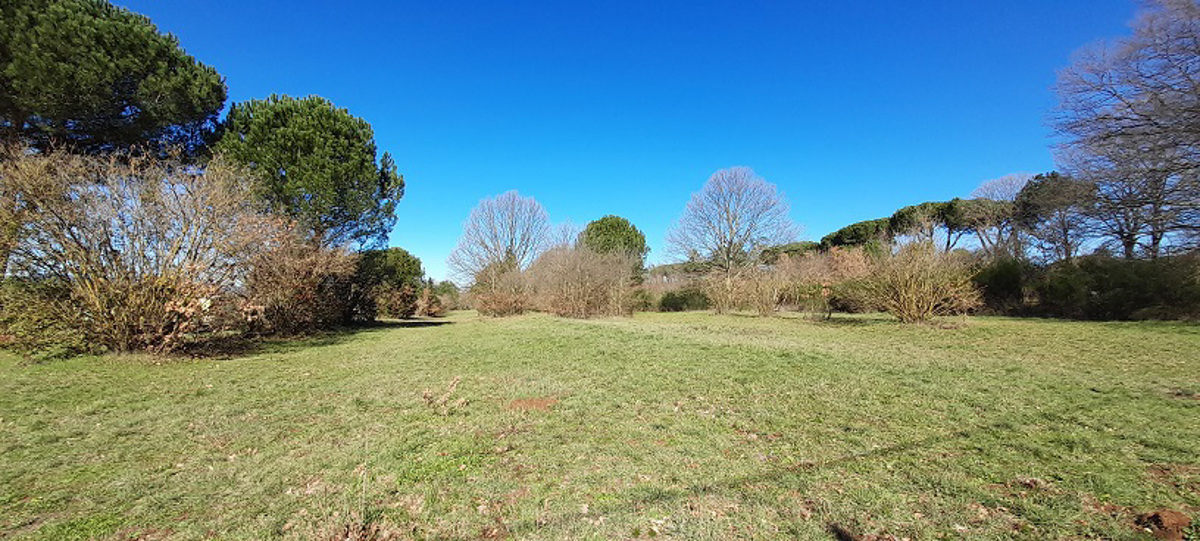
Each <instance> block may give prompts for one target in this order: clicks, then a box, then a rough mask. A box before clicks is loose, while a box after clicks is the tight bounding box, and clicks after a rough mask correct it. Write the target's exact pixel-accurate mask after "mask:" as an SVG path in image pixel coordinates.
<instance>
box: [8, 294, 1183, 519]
mask: <svg viewBox="0 0 1200 541" xmlns="http://www.w3.org/2000/svg"><path fill="white" fill-rule="evenodd" d="M442 321H444V324H441V325H436V326H435V325H422V326H416V325H415V324H409V325H404V326H401V325H392V326H388V327H381V328H374V329H369V330H365V331H360V332H357V333H353V334H344V335H332V336H329V337H326V338H324V339H319V340H313V341H310V342H307V343H304V344H277V345H274V346H271V347H268V348H267V349H265V350H263V351H261V352H258V353H256V354H252V355H248V356H243V357H238V358H234V359H227V360H198V361H187V360H175V361H165V362H161V364H159V363H158V362H156V361H155V360H154V359H152V358H149V357H120V358H101V359H96V358H84V359H75V360H71V361H65V362H54V363H49V364H42V365H26V364H22V363H20V362H19V360H18V359H17V358H15V357H11V356H5V357H0V537H8V536H11V537H14V538H25V537H30V538H43V539H74V538H92V537H98V538H107V539H128V538H139V537H140V538H144V539H160V538H172V539H175V538H178V539H194V538H204V537H214V538H222V539H239V538H240V539H251V538H266V537H276V536H279V537H293V538H311V537H316V536H324V537H326V538H332V536H333V535H335V534H337V533H342V534H343V535H344V534H345V531H344V530H345V529H346V528H353V527H356V526H363V525H366V527H367V528H368V529H374V531H375V533H378V534H381V536H383V535H387V534H395V535H398V536H401V537H402V538H407V537H414V538H436V539H448V538H449V539H461V538H468V539H470V538H481V537H483V538H488V537H513V538H538V539H565V538H647V537H667V538H687V539H706V538H708V539H713V538H796V537H798V538H805V539H829V538H830V534H829V533H828V531H827V528H828V527H829V524H831V523H836V524H840V525H842V526H844V527H845V528H846V529H847V530H849V531H852V532H855V533H859V534H880V535H894V536H896V538H902V537H910V538H913V539H918V538H919V539H936V538H949V539H954V538H972V539H978V538H1009V537H1019V538H1028V539H1043V538H1093V537H1103V538H1116V539H1125V538H1139V536H1143V537H1144V536H1145V534H1143V533H1139V532H1138V531H1137V530H1135V529H1134V528H1133V526H1132V525H1133V520H1134V516H1135V515H1136V514H1137V513H1140V512H1144V511H1150V510H1156V509H1163V508H1170V509H1177V510H1182V511H1184V512H1186V513H1188V514H1190V515H1191V516H1193V517H1195V516H1196V514H1197V511H1198V510H1200V399H1198V398H1200V327H1197V326H1194V325H1185V324H1172V323H1078V322H1060V321H1040V320H1016V319H1000V318H978V319H972V320H971V321H970V322H969V324H968V326H967V327H965V328H961V329H936V328H931V327H913V326H901V325H898V324H896V323H893V322H891V321H890V320H887V319H884V318H881V317H880V318H876V317H855V318H848V317H847V318H842V319H838V320H835V321H834V322H830V323H814V322H809V321H805V320H801V319H757V318H750V317H740V316H713V315H710V314H704V313H686V314H638V315H637V317H635V318H633V319H605V320H591V321H577V320H565V319H557V318H552V317H549V316H543V315H530V316H524V317H518V318H511V319H498V320H495V319H481V318H478V317H477V316H475V315H474V314H473V313H458V314H454V315H453V316H451V317H450V318H447V319H445V320H442ZM453 381H458V383H457V385H456V386H455V387H456V388H454V389H453V390H449V388H450V387H451V386H452V382H453ZM426 391H429V393H428V394H429V398H428V399H426V398H425V397H423V393H425V392H426ZM1195 528H1196V527H1195V526H1193V530H1192V535H1196V532H1197V531H1198V530H1197V529H1195ZM881 538H886V537H881Z"/></svg>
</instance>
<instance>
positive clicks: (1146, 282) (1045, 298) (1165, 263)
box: [1035, 253, 1200, 320]
mask: <svg viewBox="0 0 1200 541" xmlns="http://www.w3.org/2000/svg"><path fill="white" fill-rule="evenodd" d="M1035 290H1036V292H1037V297H1038V306H1037V309H1038V310H1039V311H1040V312H1041V313H1043V314H1044V315H1050V316H1055V317H1066V318H1075V319H1094V320H1129V319H1180V318H1196V317H1200V254H1197V253H1193V254H1189V255H1183V256H1177V257H1163V258H1158V259H1147V260H1128V259H1114V258H1112V257H1109V256H1105V255H1095V256H1087V257H1080V258H1075V259H1071V260H1067V261H1060V262H1058V263H1055V264H1054V265H1051V266H1050V267H1049V268H1047V269H1046V270H1045V272H1044V274H1043V275H1042V277H1041V278H1040V280H1038V282H1037V284H1036V286H1035Z"/></svg>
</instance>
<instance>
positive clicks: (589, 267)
mask: <svg viewBox="0 0 1200 541" xmlns="http://www.w3.org/2000/svg"><path fill="white" fill-rule="evenodd" d="M634 265H635V259H634V258H632V257H629V256H627V255H623V254H602V253H598V252H595V251H593V250H591V249H589V248H586V247H582V246H580V247H570V246H560V247H557V248H553V249H551V250H549V251H547V252H546V253H544V254H542V255H541V257H539V258H538V259H537V261H535V262H534V263H533V266H532V267H530V269H529V271H528V275H529V280H530V283H531V284H532V287H531V289H532V290H533V298H534V303H535V305H536V306H537V308H538V309H540V310H543V311H546V312H550V313H553V314H556V315H559V316H564V317H575V318H589V317H596V316H614V315H631V314H632V313H633V296H632V294H633V290H632V285H633V276H634V275H633V272H632V270H631V269H633V268H634Z"/></svg>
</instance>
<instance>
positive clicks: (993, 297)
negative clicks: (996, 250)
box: [972, 257, 1034, 312]
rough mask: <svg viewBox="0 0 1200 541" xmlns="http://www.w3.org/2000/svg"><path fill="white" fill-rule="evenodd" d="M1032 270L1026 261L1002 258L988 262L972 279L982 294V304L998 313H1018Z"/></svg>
mask: <svg viewBox="0 0 1200 541" xmlns="http://www.w3.org/2000/svg"><path fill="white" fill-rule="evenodd" d="M1033 272H1034V268H1033V266H1032V265H1030V264H1029V263H1028V262H1026V261H1022V260H1019V259H1016V258H1011V257H1003V258H998V259H995V260H993V261H990V262H988V263H987V264H986V265H984V266H983V267H981V268H980V269H979V270H978V271H976V272H975V276H974V277H973V278H972V280H974V282H975V285H976V286H978V287H979V289H980V291H981V292H982V293H983V302H984V305H986V306H987V307H988V308H990V309H992V310H995V311H998V312H1012V311H1019V310H1020V308H1021V306H1022V305H1023V303H1024V301H1025V288H1026V286H1027V285H1028V284H1027V282H1028V281H1029V278H1030V277H1031V276H1032V275H1033Z"/></svg>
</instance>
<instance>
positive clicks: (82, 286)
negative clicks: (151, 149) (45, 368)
mask: <svg viewBox="0 0 1200 541" xmlns="http://www.w3.org/2000/svg"><path fill="white" fill-rule="evenodd" d="M0 179H2V181H3V190H0V191H4V192H7V193H10V194H11V193H15V194H20V198H19V199H18V201H19V205H18V207H17V208H18V209H25V212H18V213H13V214H12V215H10V216H6V219H8V220H13V222H15V224H16V228H15V230H14V237H13V238H12V239H11V241H10V244H9V246H11V251H10V252H9V253H8V254H6V255H8V257H7V259H8V264H9V271H10V273H11V275H13V276H17V277H20V279H19V280H17V283H18V286H17V290H18V292H17V293H15V294H16V295H17V298H21V299H23V300H22V301H19V302H20V303H21V304H24V306H23V307H21V308H16V307H15V305H16V304H17V302H14V300H9V301H7V302H6V310H5V318H4V319H5V320H6V325H5V326H6V328H7V329H9V330H8V331H7V332H8V333H9V334H19V336H18V339H19V341H20V342H21V343H20V344H17V347H18V348H27V349H34V350H41V349H46V348H44V347H43V346H45V345H47V344H54V343H57V344H60V345H61V346H63V347H67V348H68V349H74V347H73V346H71V345H70V344H72V343H75V342H76V341H75V340H61V339H60V338H61V334H62V333H61V332H60V331H61V329H63V328H68V329H72V330H73V331H74V332H75V333H76V334H77V335H78V336H79V339H80V340H81V341H82V342H83V343H85V344H87V345H86V347H85V348H84V349H86V350H88V351H131V350H150V351H160V352H161V351H171V350H174V349H177V348H179V347H181V346H182V345H183V343H184V342H185V341H186V340H187V339H189V337H191V336H192V335H194V334H195V333H198V332H200V331H211V330H214V329H217V330H219V329H221V328H225V327H229V326H235V325H238V324H239V323H240V322H239V321H237V320H236V317H231V316H232V315H233V314H236V313H238V310H236V309H231V307H230V305H231V304H236V303H237V302H238V300H239V299H238V297H237V295H236V293H235V291H236V290H237V288H238V287H239V286H240V285H241V284H243V283H244V282H245V279H246V277H247V276H246V272H247V270H248V269H249V268H250V265H248V264H247V263H248V262H249V261H251V260H252V259H254V258H255V257H256V256H257V255H258V254H259V253H260V252H261V250H262V247H263V246H264V245H269V244H270V242H269V239H270V238H271V237H272V236H274V235H275V234H276V233H277V231H278V228H277V225H278V222H277V221H275V220H272V219H271V218H270V217H267V216H264V215H263V214H261V213H259V212H258V209H257V208H256V207H255V205H254V200H253V198H252V194H251V187H250V184H249V181H248V179H247V177H246V176H245V175H244V174H243V173H242V172H241V171H240V170H239V169H238V168H236V167H234V166H232V165H230V164H228V163H227V162H225V161H223V160H221V159H220V158H219V157H218V158H217V159H214V160H213V161H212V162H211V163H210V164H208V165H207V167H206V168H205V169H204V170H203V171H200V170H198V169H196V168H194V167H189V166H186V165H184V164H182V163H180V162H179V161H176V160H170V159H166V160H163V159H158V158H154V157H146V156H139V155H122V156H109V157H104V158H95V157H84V156H76V155H71V154H67V153H64V152H59V151H48V152H44V153H40V154H28V153H25V152H24V151H23V150H22V149H20V148H19V147H12V148H9V149H7V151H6V155H5V156H4V158H3V159H0ZM9 212H10V213H11V211H9ZM10 308H11V309H10ZM47 320H53V321H55V322H56V324H55V325H53V326H43V325H41V324H39V323H38V322H39V321H47ZM43 328H44V329H45V330H44V331H41V330H39V329H43ZM56 336H58V337H59V338H56ZM51 349H53V348H51ZM59 349H61V348H59Z"/></svg>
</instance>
